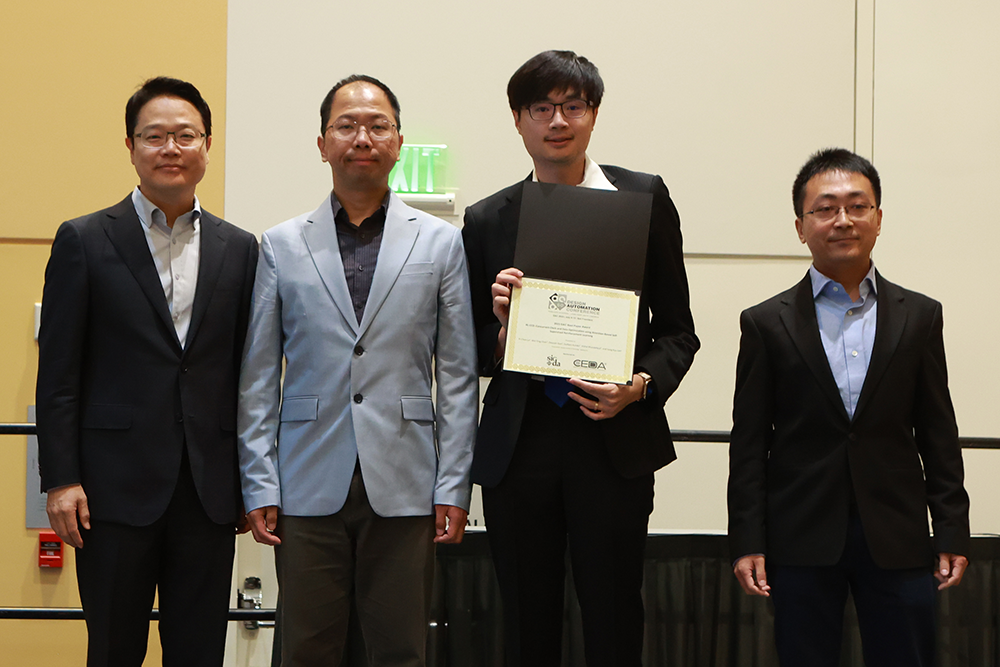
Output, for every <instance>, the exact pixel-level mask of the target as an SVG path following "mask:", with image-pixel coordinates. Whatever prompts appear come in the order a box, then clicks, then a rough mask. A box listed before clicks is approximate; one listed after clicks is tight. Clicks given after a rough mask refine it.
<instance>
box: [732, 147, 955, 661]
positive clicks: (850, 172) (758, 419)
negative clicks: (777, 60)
mask: <svg viewBox="0 0 1000 667" xmlns="http://www.w3.org/2000/svg"><path fill="white" fill-rule="evenodd" d="M881 195H882V191H881V184H880V181H879V176H878V172H877V171H876V170H875V167H874V166H872V164H871V163H870V162H869V161H868V160H866V159H864V158H862V157H860V156H858V155H855V154H854V153H851V152H850V151H847V150H844V149H827V150H823V151H820V152H818V153H816V154H815V155H813V156H812V157H811V158H810V159H809V161H808V162H807V163H806V164H805V166H803V167H802V169H801V171H800V172H799V175H798V177H797V178H796V180H795V185H794V187H793V190H792V196H793V203H794V207H795V216H796V218H795V229H796V230H797V231H798V234H799V239H800V240H801V241H802V243H804V244H806V245H807V246H808V247H809V251H810V253H811V254H812V258H813V264H812V267H811V268H810V269H809V272H808V274H807V275H806V276H805V277H804V278H803V279H802V280H801V281H800V282H799V284H798V285H796V286H795V287H793V288H791V289H789V290H788V291H786V292H783V293H781V294H779V295H777V296H775V297H773V298H771V299H769V300H767V301H765V302H764V303H762V304H760V305H757V306H754V307H753V308H750V309H748V310H746V311H744V312H743V314H742V315H741V317H740V327H741V329H742V338H741V340H740V354H739V361H738V362H737V368H736V397H735V402H734V407H733V432H732V443H731V445H730V472H729V541H730V548H731V553H732V556H733V559H734V561H735V565H734V572H735V574H736V578H737V579H738V580H739V582H740V585H741V586H742V587H743V589H744V590H745V591H746V592H747V593H748V594H752V595H764V596H767V595H770V596H771V598H772V599H773V601H774V615H775V620H774V623H775V642H776V645H777V649H778V655H779V657H780V659H781V664H782V665H783V666H784V667H789V666H790V665H808V666H809V667H822V666H823V665H831V666H833V665H837V664H838V661H839V655H840V641H841V630H842V621H843V615H844V605H845V604H846V600H847V593H848V590H850V592H851V594H852V595H853V597H854V602H855V607H856V608H857V612H858V620H859V623H860V626H861V638H862V644H863V647H864V656H865V664H866V665H868V667H877V666H879V665H886V666H888V665H893V666H896V665H931V664H933V663H934V655H935V653H934V650H935V649H934V635H935V628H934V610H935V595H934V588H935V578H936V579H937V582H938V585H937V588H938V589H943V588H947V587H949V586H954V585H956V584H958V583H959V581H961V579H962V574H963V572H964V571H965V568H966V565H967V563H968V561H967V560H966V554H968V553H969V497H968V495H967V494H966V492H965V489H964V487H963V468H962V453H961V450H960V448H959V446H958V427H957V425H956V423H955V413H954V410H953V409H952V404H951V398H950V395H949V393H948V378H947V370H946V367H945V355H944V339H943V335H942V331H943V321H942V317H941V304H939V303H938V302H937V301H934V300H932V299H929V298H928V297H926V296H924V295H922V294H918V293H916V292H911V291H909V290H906V289H903V288H902V287H899V286H898V285H894V284H893V283H890V282H889V281H887V280H885V279H884V278H883V277H882V276H881V275H880V274H879V273H878V272H877V271H876V270H875V266H874V264H873V263H872V261H871V252H872V248H873V247H874V245H875V240H876V238H877V237H878V235H879V231H880V229H881V223H882V210H881V208H880V202H881ZM928 508H930V513H931V519H932V522H933V528H934V538H933V540H932V539H931V538H930V537H929V535H928V531H927V510H928ZM765 561H766V564H767V567H766V570H765Z"/></svg>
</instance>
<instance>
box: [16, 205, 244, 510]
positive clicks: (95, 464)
mask: <svg viewBox="0 0 1000 667" xmlns="http://www.w3.org/2000/svg"><path fill="white" fill-rule="evenodd" d="M140 225H141V223H140V221H139V217H138V215H137V214H136V212H135V208H134V206H133V204H132V197H131V195H130V196H128V197H126V198H125V199H124V200H123V201H121V202H120V203H118V204H117V205H115V206H112V207H111V208H108V209H105V210H103V211H98V212H97V213H92V214H90V215H86V216H83V217H82V218H77V219H75V220H70V221H69V222H65V223H63V224H62V225H61V226H60V227H59V230H58V231H57V232H56V237H55V240H54V242H53V244H52V255H51V257H50V258H49V263H48V266H47V267H46V269H45V291H44V295H43V297H42V322H41V330H40V333H39V339H38V346H39V354H38V357H39V360H38V383H37V387H36V393H37V396H36V400H37V413H36V416H37V422H38V446H39V461H40V466H41V474H42V490H43V491H45V490H48V489H51V488H55V487H59V486H65V485H68V484H74V483H82V484H83V490H84V492H85V493H86V494H87V499H88V504H89V507H90V510H91V515H92V516H93V517H94V518H95V519H99V520H105V521H114V522H119V523H124V524H128V525H136V526H143V525H148V524H150V523H152V522H153V521H155V520H156V519H157V518H159V517H160V516H161V515H162V514H163V512H164V510H165V509H166V507H167V504H168V503H169V501H170V498H171V496H172V494H173V491H174V486H175V484H176V481H177V476H178V471H179V470H180V464H181V455H182V450H183V446H184V443H185V441H186V442H187V449H188V453H189V457H190V461H191V471H192V474H193V476H194V481H195V485H196V487H197V489H198V494H199V496H200V498H201V502H202V505H203V506H204V508H205V511H206V512H207V513H208V516H209V517H210V518H211V519H212V520H213V521H215V522H217V523H231V522H233V521H235V520H236V518H237V513H238V510H239V509H240V507H241V505H240V503H239V473H238V467H237V462H236V433H235V431H236V387H237V377H238V374H239V368H240V361H241V357H242V353H243V343H244V338H245V335H246V329H247V318H248V313H249V307H250V298H251V292H252V289H253V277H254V272H255V270H256V266H257V240H256V238H255V237H254V236H253V235H252V234H250V233H248V232H245V231H243V230H240V229H238V228H236V227H234V226H233V225H231V224H229V223H228V222H225V221H223V220H221V219H219V218H217V217H215V216H214V215H212V214H211V213H208V212H207V211H203V212H202V216H201V248H200V252H201V256H200V265H199V273H198V285H197V288H196V291H195V298H194V306H193V309H192V315H191V325H190V329H189V331H188V336H187V346H186V348H185V349H181V346H180V343H179V342H178V339H177V334H176V332H175V330H174V325H173V322H172V321H171V319H170V315H169V312H168V310H167V302H166V299H165V297H164V295H163V288H162V286H161V285H160V280H159V277H158V275H157V272H156V268H155V265H154V264H153V259H152V257H151V255H150V252H149V247H148V245H147V243H146V238H145V235H144V234H143V230H142V228H141V226H140Z"/></svg>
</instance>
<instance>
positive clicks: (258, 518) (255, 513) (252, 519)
mask: <svg viewBox="0 0 1000 667" xmlns="http://www.w3.org/2000/svg"><path fill="white" fill-rule="evenodd" d="M247 523H249V524H250V531H251V532H252V533H253V539H255V540H257V542H259V543H260V544H268V545H270V546H272V547H273V546H276V545H278V544H281V540H280V539H278V536H277V535H275V534H274V531H275V529H276V528H277V527H278V508H277V507H275V506H274V505H268V506H267V507H258V508H257V509H255V510H252V511H251V512H250V513H249V514H247Z"/></svg>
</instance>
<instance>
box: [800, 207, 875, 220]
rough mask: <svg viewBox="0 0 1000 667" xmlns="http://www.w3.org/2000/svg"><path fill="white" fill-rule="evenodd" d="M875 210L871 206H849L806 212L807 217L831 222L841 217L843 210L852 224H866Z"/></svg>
mask: <svg viewBox="0 0 1000 667" xmlns="http://www.w3.org/2000/svg"><path fill="white" fill-rule="evenodd" d="M873 208H875V207H874V206H873V205H871V204H862V203H857V204H848V205H847V206H817V207H816V208H814V209H813V210H811V211H806V212H805V215H811V216H814V217H815V218H816V219H817V220H819V221H820V222H830V221H831V220H833V219H835V218H836V217H837V216H838V215H840V211H841V210H843V211H844V214H845V215H846V216H847V219H848V220H851V221H852V222H864V221H865V220H867V219H868V216H869V214H870V213H871V210H872V209H873Z"/></svg>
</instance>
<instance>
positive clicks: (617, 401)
mask: <svg viewBox="0 0 1000 667" xmlns="http://www.w3.org/2000/svg"><path fill="white" fill-rule="evenodd" d="M569 383H570V384H571V385H573V386H574V387H576V388H578V389H582V390H583V391H585V392H587V393H588V394H590V395H591V396H593V397H594V398H596V399H597V400H596V401H594V400H592V399H589V398H584V397H583V396H581V395H580V394H577V393H576V392H573V391H571V392H569V393H568V394H567V396H569V397H570V398H572V399H573V400H574V401H576V402H577V403H579V404H580V411H581V412H583V414H585V415H586V416H587V417H589V418H591V419H593V420H594V421H599V420H601V419H611V418H612V417H614V416H615V415H616V414H618V413H619V412H621V410H622V408H624V407H625V406H626V405H628V404H629V403H635V402H636V401H638V400H639V399H640V398H642V388H643V386H644V385H645V384H646V383H645V382H643V381H642V377H641V376H639V375H633V376H632V385H631V386H629V385H623V384H613V383H610V382H607V383H605V382H587V381H586V380H580V379H579V378H570V379H569Z"/></svg>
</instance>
